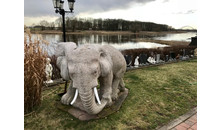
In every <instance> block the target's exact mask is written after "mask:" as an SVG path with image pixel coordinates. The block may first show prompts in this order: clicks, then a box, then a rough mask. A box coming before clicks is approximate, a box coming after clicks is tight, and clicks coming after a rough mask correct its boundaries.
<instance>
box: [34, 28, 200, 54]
mask: <svg viewBox="0 0 220 130" xmlns="http://www.w3.org/2000/svg"><path fill="white" fill-rule="evenodd" d="M195 35H196V33H195V32H189V33H181V34H167V35H163V36H160V37H158V36H148V35H137V34H133V35H95V34H92V35H88V34H67V35H66V41H67V42H75V43H76V44H77V46H81V45H83V44H101V45H105V44H110V45H112V46H114V47H115V48H117V49H119V50H124V49H136V48H155V47H164V46H167V45H162V44H158V43H151V42H136V41H135V40H133V39H140V38H141V39H159V40H183V41H190V39H187V38H190V37H193V36H195ZM34 37H36V35H35V34H33V38H34ZM42 37H43V39H44V40H47V41H49V42H50V45H49V47H48V48H49V52H48V53H49V55H53V54H54V52H55V48H56V45H57V43H59V42H63V36H62V34H43V35H42Z"/></svg>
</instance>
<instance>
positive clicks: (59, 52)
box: [55, 42, 77, 57]
mask: <svg viewBox="0 0 220 130" xmlns="http://www.w3.org/2000/svg"><path fill="white" fill-rule="evenodd" d="M76 48H77V45H76V43H74V42H60V43H58V45H57V47H56V51H55V56H56V57H59V56H67V57H68V56H70V55H71V52H72V51H73V50H75V49H76Z"/></svg>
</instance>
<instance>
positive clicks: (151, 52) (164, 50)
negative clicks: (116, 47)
mask: <svg viewBox="0 0 220 130" xmlns="http://www.w3.org/2000/svg"><path fill="white" fill-rule="evenodd" d="M183 49H186V50H188V53H189V54H188V55H194V50H195V49H196V47H195V46H183V45H176V46H171V47H161V48H160V47H158V48H149V49H148V48H139V49H127V50H122V51H121V53H122V54H123V55H131V56H132V62H131V66H134V62H135V58H136V57H137V56H139V55H140V54H147V57H149V56H151V57H154V56H156V55H157V54H160V59H161V60H165V57H166V55H170V52H171V51H173V52H175V57H176V56H177V55H178V54H180V55H183ZM139 60H140V59H139Z"/></svg>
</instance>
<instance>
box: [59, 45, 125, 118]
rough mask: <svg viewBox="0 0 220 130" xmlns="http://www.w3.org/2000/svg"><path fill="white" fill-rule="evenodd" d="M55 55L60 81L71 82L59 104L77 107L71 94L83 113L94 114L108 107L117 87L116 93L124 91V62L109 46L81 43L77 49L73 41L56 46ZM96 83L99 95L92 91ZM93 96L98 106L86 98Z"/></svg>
mask: <svg viewBox="0 0 220 130" xmlns="http://www.w3.org/2000/svg"><path fill="white" fill-rule="evenodd" d="M56 56H57V66H58V67H59V68H60V73H61V76H62V78H63V79H65V80H71V81H70V85H69V86H70V87H69V88H68V90H67V92H66V94H64V95H63V96H62V98H61V102H62V103H63V104H66V105H69V104H70V103H71V104H73V105H74V106H75V107H77V106H76V105H77V104H76V103H75V102H74V101H75V99H76V98H77V96H75V95H78V97H80V99H81V102H82V105H81V104H79V105H80V106H83V107H84V109H83V110H86V111H87V113H89V114H97V113H99V112H100V111H102V110H103V108H104V107H105V106H109V105H111V104H112V100H117V97H118V88H119V90H120V91H123V90H124V89H125V88H124V86H125V84H124V81H123V76H124V73H125V71H126V66H127V65H126V61H125V58H124V57H123V55H122V54H121V52H120V51H119V50H117V49H116V48H114V47H113V46H111V45H103V46H102V45H98V44H85V45H83V46H80V47H77V46H76V44H75V43H73V42H69V43H58V46H57V48H56ZM98 81H99V83H100V88H101V89H100V90H102V91H100V93H99V96H98V95H97V92H96V91H95V90H96V89H94V88H95V87H96V86H98ZM75 92H76V93H75ZM110 92H111V93H110ZM94 93H95V94H96V99H97V100H98V101H99V98H100V99H101V102H102V103H99V104H100V105H97V104H96V103H95V98H90V97H93V95H94ZM73 99H74V100H73ZM78 108H80V107H78Z"/></svg>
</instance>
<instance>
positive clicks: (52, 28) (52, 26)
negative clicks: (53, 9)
mask: <svg viewBox="0 0 220 130" xmlns="http://www.w3.org/2000/svg"><path fill="white" fill-rule="evenodd" d="M49 27H50V29H51V30H54V28H55V23H54V22H51V23H50V25H49Z"/></svg>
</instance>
